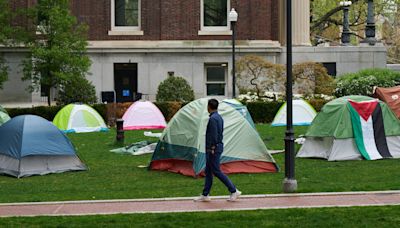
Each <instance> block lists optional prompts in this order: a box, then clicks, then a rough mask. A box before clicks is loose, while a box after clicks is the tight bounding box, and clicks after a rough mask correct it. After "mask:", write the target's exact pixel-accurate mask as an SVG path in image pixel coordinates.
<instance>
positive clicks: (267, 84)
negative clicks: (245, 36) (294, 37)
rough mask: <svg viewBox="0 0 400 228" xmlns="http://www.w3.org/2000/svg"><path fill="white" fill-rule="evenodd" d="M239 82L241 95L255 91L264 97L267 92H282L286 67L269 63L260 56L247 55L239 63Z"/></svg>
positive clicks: (237, 82) (237, 63)
mask: <svg viewBox="0 0 400 228" xmlns="http://www.w3.org/2000/svg"><path fill="white" fill-rule="evenodd" d="M236 65H237V67H236V68H237V72H236V73H237V81H236V84H237V86H238V87H239V91H240V92H241V93H247V92H249V91H254V92H255V93H256V95H257V96H258V97H262V96H263V94H264V92H266V91H280V90H282V89H284V86H285V76H284V74H285V67H284V66H283V65H282V64H274V63H270V62H268V61H267V60H266V59H265V58H264V57H262V56H258V55H246V56H243V57H242V58H240V59H239V60H238V61H237V62H236Z"/></svg>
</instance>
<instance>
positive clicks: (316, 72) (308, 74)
mask: <svg viewBox="0 0 400 228" xmlns="http://www.w3.org/2000/svg"><path fill="white" fill-rule="evenodd" d="M293 76H294V79H295V80H294V85H295V92H296V93H300V94H326V95H329V96H330V95H332V94H333V93H334V91H335V83H334V79H333V77H332V76H330V75H329V74H328V71H327V70H326V68H325V67H324V66H323V65H322V64H321V63H316V62H304V63H297V64H295V65H294V66H293Z"/></svg>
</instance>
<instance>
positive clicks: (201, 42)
mask: <svg viewBox="0 0 400 228" xmlns="http://www.w3.org/2000/svg"><path fill="white" fill-rule="evenodd" d="M15 2H16V3H15V4H20V5H18V7H29V5H32V4H35V1H29V0H28V1H18V0H15ZM283 2H284V1H282V0H251V1H248V0H84V1H82V0H71V12H72V13H73V14H74V15H75V16H76V17H77V18H78V20H79V21H80V22H83V23H86V24H88V26H89V31H88V37H89V46H88V53H89V56H90V58H91V60H92V66H91V70H90V74H89V75H88V76H87V78H88V79H89V80H90V81H92V82H93V84H94V85H95V87H96V91H97V95H98V97H99V99H101V98H102V94H106V93H107V94H109V93H110V92H115V96H116V100H117V102H124V101H131V100H133V99H134V96H135V94H137V93H142V94H144V95H145V97H146V98H148V99H150V100H153V99H155V95H156V92H157V87H158V85H159V83H160V82H161V81H163V80H164V79H166V78H167V77H168V76H170V75H175V76H182V77H184V78H185V79H186V80H187V81H188V82H189V83H190V84H191V85H192V87H193V89H194V92H195V95H196V97H207V96H212V97H221V98H225V97H230V96H231V95H232V75H231V70H232V57H231V48H232V43H231V36H232V30H231V26H230V23H229V20H228V14H229V11H230V10H231V8H235V9H236V11H237V12H238V14H239V18H238V22H237V27H236V31H237V49H236V52H237V55H238V57H237V58H240V57H241V56H244V55H248V54H255V55H261V56H263V57H265V58H266V59H267V60H269V61H270V62H273V63H281V64H284V63H285V56H286V55H285V47H284V45H285V19H284V18H285V5H284V3H283ZM293 4H294V7H293V9H294V10H293V17H294V19H293V27H294V29H293V33H294V38H293V43H294V45H295V49H294V62H305V61H315V62H321V63H324V64H325V65H326V66H328V68H329V69H330V71H331V72H333V73H334V74H338V75H340V74H342V73H346V72H352V71H357V70H359V69H361V68H369V67H385V66H386V50H385V48H384V47H379V46H364V47H362V46H357V47H312V46H311V45H310V35H309V34H310V32H309V28H310V23H309V20H310V19H309V18H310V17H309V13H310V8H309V7H310V6H309V4H310V2H309V0H296V1H293ZM0 51H1V52H3V54H5V56H6V59H7V61H8V62H9V63H10V66H11V72H10V75H9V81H8V82H6V84H5V89H4V90H3V91H0V102H2V103H3V104H4V103H5V104H6V105H7V104H10V105H11V104H19V105H24V104H25V105H37V104H40V103H41V102H42V101H45V99H44V98H42V97H41V94H40V92H35V93H32V94H31V93H28V92H26V90H25V88H26V86H27V82H21V80H20V78H21V76H22V73H21V69H20V67H19V63H20V61H21V59H22V58H23V56H24V54H25V50H24V49H1V50H0ZM102 92H106V93H102Z"/></svg>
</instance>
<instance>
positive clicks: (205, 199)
mask: <svg viewBox="0 0 400 228" xmlns="http://www.w3.org/2000/svg"><path fill="white" fill-rule="evenodd" d="M208 201H211V198H210V196H205V195H200V196H199V197H196V198H195V199H194V202H208Z"/></svg>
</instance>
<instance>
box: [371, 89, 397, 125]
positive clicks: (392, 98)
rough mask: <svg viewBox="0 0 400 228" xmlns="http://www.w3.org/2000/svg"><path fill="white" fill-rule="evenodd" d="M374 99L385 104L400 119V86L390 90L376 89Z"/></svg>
mask: <svg viewBox="0 0 400 228" xmlns="http://www.w3.org/2000/svg"><path fill="white" fill-rule="evenodd" d="M374 97H376V98H378V99H379V100H382V101H384V102H386V103H387V104H388V105H389V107H390V108H391V109H392V110H393V112H394V113H395V114H396V116H397V118H400V86H396V87H392V88H380V87H378V88H376V89H375V93H374Z"/></svg>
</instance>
